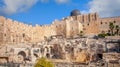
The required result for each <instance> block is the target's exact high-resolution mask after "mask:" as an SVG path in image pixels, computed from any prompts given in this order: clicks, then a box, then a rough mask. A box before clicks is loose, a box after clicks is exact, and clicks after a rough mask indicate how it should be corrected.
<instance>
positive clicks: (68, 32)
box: [65, 20, 70, 38]
mask: <svg viewBox="0 0 120 67" xmlns="http://www.w3.org/2000/svg"><path fill="white" fill-rule="evenodd" d="M65 23H66V37H67V38H68V37H70V22H69V21H68V20H66V22H65Z"/></svg>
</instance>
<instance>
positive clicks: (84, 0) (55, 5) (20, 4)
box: [0, 0, 120, 25]
mask: <svg viewBox="0 0 120 67" xmlns="http://www.w3.org/2000/svg"><path fill="white" fill-rule="evenodd" d="M113 2H114V3H116V4H113ZM119 4H120V0H114V1H113V0H0V15H1V16H5V17H7V18H11V19H13V20H17V21H21V22H24V23H27V24H29V23H32V24H33V25H34V24H40V25H44V24H51V23H52V21H54V20H55V19H59V20H60V19H62V18H63V17H67V16H69V15H70V12H71V11H72V10H73V9H79V10H80V11H81V13H90V12H97V13H98V14H99V15H100V17H111V16H120V13H119V12H120V8H119V7H117V6H119Z"/></svg>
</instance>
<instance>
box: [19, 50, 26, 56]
mask: <svg viewBox="0 0 120 67" xmlns="http://www.w3.org/2000/svg"><path fill="white" fill-rule="evenodd" d="M18 55H21V56H23V57H26V53H25V52H24V51H20V52H18Z"/></svg>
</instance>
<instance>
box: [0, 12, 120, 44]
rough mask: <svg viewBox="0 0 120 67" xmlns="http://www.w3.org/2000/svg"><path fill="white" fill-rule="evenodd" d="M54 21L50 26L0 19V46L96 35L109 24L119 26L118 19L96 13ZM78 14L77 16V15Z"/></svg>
mask: <svg viewBox="0 0 120 67" xmlns="http://www.w3.org/2000/svg"><path fill="white" fill-rule="evenodd" d="M74 12H77V13H76V14H75V15H73V16H69V17H67V18H63V19H62V20H60V21H59V20H55V21H54V22H53V23H52V24H51V25H44V26H40V25H35V26H32V25H28V24H24V23H21V22H17V21H13V20H11V19H6V18H4V17H2V16H1V17H0V44H2V43H21V42H24V43H36V42H40V41H43V40H44V39H45V38H48V37H50V36H52V35H62V36H63V37H65V38H69V37H73V36H74V37H75V36H78V35H79V34H80V31H83V34H84V35H97V34H99V33H101V32H103V31H104V32H108V30H109V22H113V23H115V25H120V17H112V18H99V16H98V14H97V13H90V14H80V13H79V12H78V11H74ZM78 13H79V14H78Z"/></svg>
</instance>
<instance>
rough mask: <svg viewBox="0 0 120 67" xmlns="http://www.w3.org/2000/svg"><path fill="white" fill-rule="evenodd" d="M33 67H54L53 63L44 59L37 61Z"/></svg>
mask: <svg viewBox="0 0 120 67" xmlns="http://www.w3.org/2000/svg"><path fill="white" fill-rule="evenodd" d="M35 67H54V65H53V63H51V62H50V61H48V60H47V59H46V58H43V57H42V58H40V59H38V60H37V63H36V64H35Z"/></svg>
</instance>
